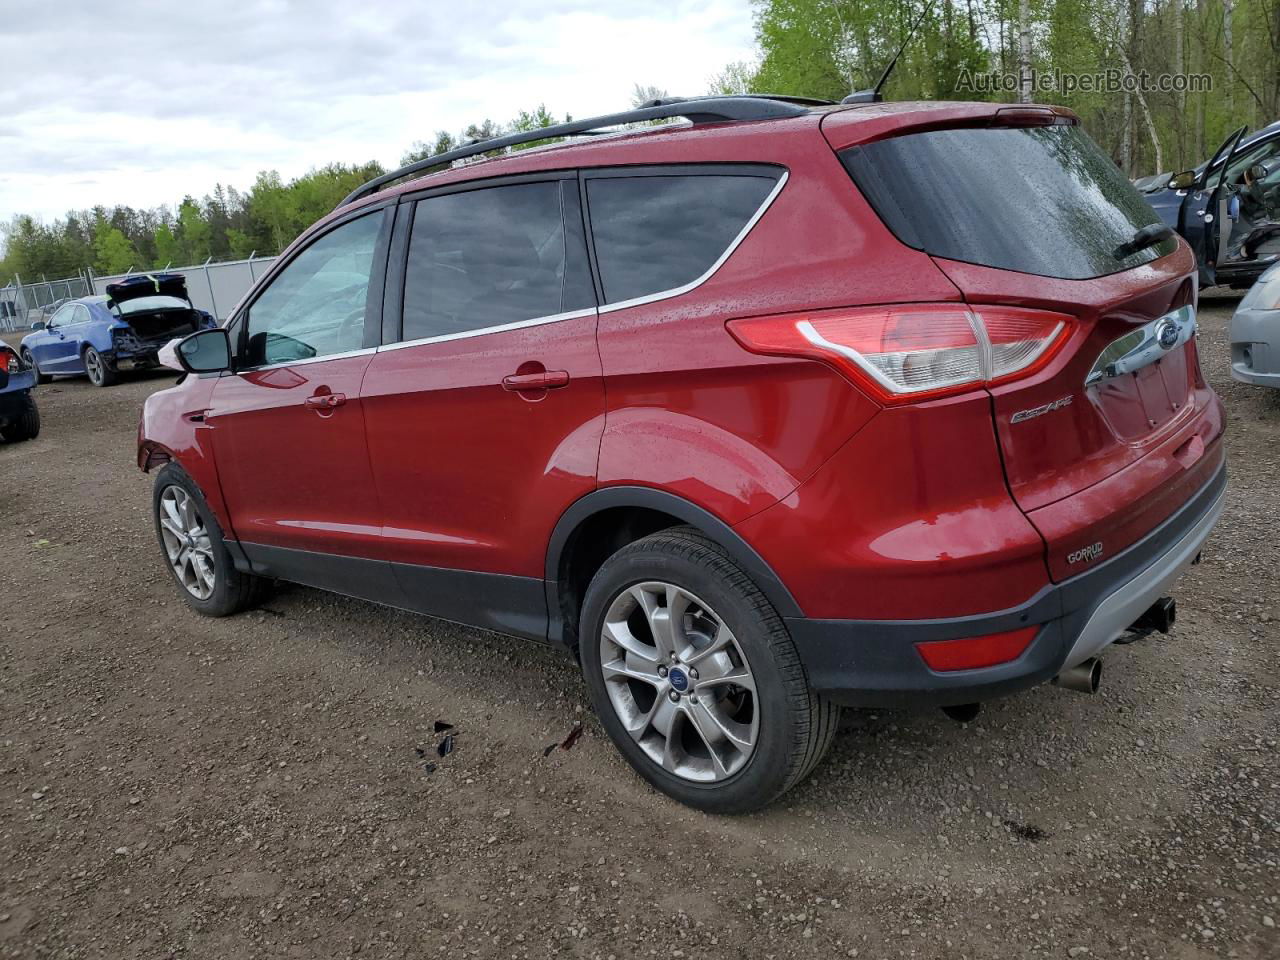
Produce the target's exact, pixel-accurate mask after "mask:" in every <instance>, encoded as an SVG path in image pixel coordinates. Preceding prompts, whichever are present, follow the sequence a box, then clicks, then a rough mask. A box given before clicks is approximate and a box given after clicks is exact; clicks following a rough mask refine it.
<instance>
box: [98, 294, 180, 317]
mask: <svg viewBox="0 0 1280 960" xmlns="http://www.w3.org/2000/svg"><path fill="white" fill-rule="evenodd" d="M115 308H116V310H118V311H119V312H120V313H121V314H126V313H146V312H148V311H155V310H190V309H191V304H189V303H187V301H185V300H180V299H178V298H177V297H138V298H137V299H135V300H126V301H125V302H124V303H117V304H116V305H115Z"/></svg>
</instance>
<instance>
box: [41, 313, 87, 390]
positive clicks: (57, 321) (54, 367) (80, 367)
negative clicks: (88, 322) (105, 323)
mask: <svg viewBox="0 0 1280 960" xmlns="http://www.w3.org/2000/svg"><path fill="white" fill-rule="evenodd" d="M77 308H78V310H84V309H85V308H84V307H83V306H82V305H81V304H78V303H64V304H63V305H62V306H61V307H59V308H58V311H57V312H56V313H55V314H54V315H53V316H52V317H50V318H49V323H48V326H46V327H45V335H46V336H45V339H44V340H43V341H41V342H39V343H37V344H34V345H33V346H32V348H31V356H32V358H33V359H34V360H35V361H36V364H37V365H38V366H39V367H40V369H41V370H42V371H43V372H45V373H83V372H84V364H83V363H82V362H81V360H80V351H79V345H80V341H79V338H78V337H77V332H78V331H79V330H80V329H81V322H80V321H79V320H78V318H77V312H78V310H77ZM85 315H86V316H87V315H88V311H85Z"/></svg>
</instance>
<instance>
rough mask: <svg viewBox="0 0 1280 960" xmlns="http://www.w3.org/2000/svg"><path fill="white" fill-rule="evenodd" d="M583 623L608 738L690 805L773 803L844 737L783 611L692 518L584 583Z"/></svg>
mask: <svg viewBox="0 0 1280 960" xmlns="http://www.w3.org/2000/svg"><path fill="white" fill-rule="evenodd" d="M668 625H670V626H668ZM668 629H670V631H671V632H670V633H669V634H668V633H667V630H668ZM633 630H634V631H635V632H634V633H633V632H632V631H633ZM606 631H607V632H606ZM579 635H580V637H581V659H582V667H583V671H584V673H585V675H586V680H587V687H588V689H589V690H590V693H591V699H592V702H593V703H594V705H595V709H596V713H597V714H598V715H599V717H600V722H601V724H602V725H603V726H604V729H605V731H606V732H607V733H608V734H609V737H610V739H612V740H613V742H614V745H615V746H616V747H617V748H618V750H619V751H620V752H621V753H622V755H623V756H624V757H625V758H626V759H627V761H628V762H629V763H630V764H631V765H632V767H634V768H635V770H636V772H637V773H639V774H640V775H641V776H642V777H644V779H646V780H648V781H649V783H651V784H652V785H653V786H655V787H657V788H658V789H659V790H661V791H662V792H663V793H665V794H667V795H668V796H670V797H673V798H675V799H676V800H679V801H680V802H681V803H684V804H687V805H689V806H691V807H696V808H697V809H699V810H705V811H708V812H710V813H726V814H733V813H745V812H748V811H751V810H756V809H759V808H761V807H764V806H767V805H768V804H769V803H771V802H773V801H774V800H775V799H777V798H778V797H780V796H781V795H782V794H783V793H785V792H786V791H787V790H789V789H791V788H792V787H793V786H795V785H796V784H797V783H799V782H800V781H801V780H802V779H804V778H805V777H806V776H807V775H808V774H809V772H810V771H811V770H812V769H813V768H814V766H815V765H816V764H817V763H818V761H819V760H820V759H821V758H822V756H823V754H824V753H825V752H826V750H827V748H828V747H829V746H830V745H831V741H832V739H833V737H834V736H835V732H836V727H837V725H838V723H839V719H840V708H839V707H838V706H837V705H835V704H833V703H831V702H829V701H827V700H824V699H823V698H821V697H819V696H818V695H817V694H816V693H815V692H814V691H813V690H812V689H810V687H809V683H808V680H807V678H806V676H805V672H804V667H803V665H802V664H801V663H800V657H799V655H798V654H797V652H796V648H795V644H794V643H793V642H792V640H791V636H790V634H789V633H788V632H787V628H786V625H785V624H784V623H783V621H782V618H781V617H779V616H778V613H777V611H775V610H774V609H773V606H772V605H771V604H770V603H769V601H768V599H767V598H766V597H765V596H764V594H763V593H761V592H760V589H759V588H758V587H757V586H756V585H755V583H754V582H752V580H751V578H750V577H748V576H747V574H746V573H745V572H743V570H742V569H741V568H740V567H739V566H738V565H737V564H736V563H734V562H733V560H732V559H730V558H729V556H728V555H727V554H726V553H725V552H724V551H723V550H722V549H721V548H720V546H719V545H718V544H716V543H715V542H714V541H712V540H710V539H708V538H707V537H705V536H703V535H702V534H701V533H700V532H698V531H697V530H695V529H693V528H692V527H676V528H673V529H670V530H664V531H661V532H659V533H656V534H653V535H652V536H649V537H645V538H644V539H642V540H638V541H636V542H635V543H632V544H629V545H628V546H626V547H623V548H622V549H621V550H619V551H618V552H617V553H615V554H614V555H613V556H612V557H610V558H609V559H608V560H606V561H605V563H604V565H603V566H601V568H600V570H599V571H598V572H597V573H596V575H595V577H594V578H593V579H592V581H591V585H590V587H588V589H587V594H586V597H585V600H584V603H583V613H582V623H581V630H580V634H579ZM667 636H669V637H671V638H673V639H672V640H671V642H669V643H668V641H667V640H665V639H663V638H664V637H667ZM646 638H647V639H646ZM664 647H669V648H670V649H671V650H672V651H673V652H672V653H670V654H669V655H667V654H664ZM699 668H701V676H700V675H699ZM650 691H652V692H650ZM677 694H678V696H677ZM668 718H672V719H670V721H669V722H668ZM663 727H665V728H666V731H667V732H665V733H664V731H663V729H662V728H663Z"/></svg>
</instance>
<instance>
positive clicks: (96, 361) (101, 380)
mask: <svg viewBox="0 0 1280 960" xmlns="http://www.w3.org/2000/svg"><path fill="white" fill-rule="evenodd" d="M84 372H85V373H87V374H88V375H89V382H90V383H92V384H93V385H94V386H95V387H109V386H111V385H112V384H114V383H115V382H116V381H117V380H119V379H120V375H119V374H118V373H117V372H116V368H115V367H114V366H112V364H111V362H110V361H109V360H108V359H107V358H106V357H104V356H103V355H102V354H100V353H99V352H98V351H97V350H95V349H94V348H93V347H85V349H84Z"/></svg>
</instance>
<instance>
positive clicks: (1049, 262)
mask: <svg viewBox="0 0 1280 960" xmlns="http://www.w3.org/2000/svg"><path fill="white" fill-rule="evenodd" d="M840 156H841V159H842V160H843V161H844V164H845V167H846V168H847V169H848V171H849V173H850V174H851V175H852V176H853V179H854V182H855V183H857V185H858V187H859V189H861V190H862V192H863V194H865V195H866V197H867V199H868V200H869V201H870V202H871V205H872V206H873V207H874V208H875V210H876V213H877V214H879V216H880V219H882V220H883V221H884V222H885V224H886V225H887V226H888V227H889V229H890V230H892V231H893V232H894V234H895V235H896V236H897V238H898V239H899V240H901V241H902V242H903V243H905V244H907V245H908V246H912V247H915V248H917V249H919V250H923V251H925V252H926V253H930V254H933V255H934V256H937V257H946V258H947V259H949V260H963V261H965V262H968V263H976V264H981V265H982V266H987V267H998V268H1000V269H1003V270H1017V271H1020V272H1022V273H1033V274H1037V275H1039V276H1043V277H1061V278H1064V279H1068V280H1085V279H1088V278H1090V277H1100V276H1104V275H1106V274H1109V273H1117V272H1119V271H1121V270H1128V269H1130V268H1132V267H1136V266H1139V265H1141V264H1144V263H1150V262H1151V261H1152V260H1156V259H1158V258H1159V257H1163V256H1165V255H1167V254H1169V253H1172V252H1173V251H1174V250H1175V249H1176V248H1177V240H1176V238H1173V237H1170V238H1168V239H1166V240H1163V241H1161V242H1160V243H1158V244H1156V245H1155V246H1152V247H1148V248H1147V249H1145V250H1140V251H1138V252H1137V253H1133V254H1130V255H1129V256H1127V257H1124V258H1117V257H1116V256H1115V254H1114V251H1115V249H1116V247H1117V246H1119V245H1120V244H1122V243H1124V242H1126V241H1127V240H1129V239H1130V238H1131V237H1132V236H1133V234H1134V232H1135V231H1136V230H1138V229H1139V228H1141V227H1145V226H1147V225H1148V224H1152V223H1160V222H1161V221H1160V217H1159V216H1158V215H1157V214H1156V212H1155V211H1154V210H1152V209H1151V207H1150V205H1148V203H1147V201H1146V200H1144V199H1143V198H1142V194H1140V193H1139V192H1138V191H1137V190H1136V189H1135V188H1134V186H1133V185H1132V184H1131V183H1129V181H1128V180H1127V179H1125V177H1124V175H1123V174H1122V173H1121V172H1120V168H1119V167H1117V166H1116V165H1115V164H1114V163H1112V162H1111V160H1110V159H1109V158H1108V157H1107V156H1106V154H1104V153H1103V152H1102V150H1100V149H1099V148H1098V145H1097V144H1095V143H1094V142H1093V141H1092V140H1091V139H1090V138H1089V136H1088V134H1086V133H1085V132H1084V131H1083V130H1082V129H1081V128H1080V127H1078V126H1053V127H1026V128H1016V129H1008V128H1001V129H991V128H986V129H959V130H935V131H930V132H928V133H913V134H907V135H905V136H901V137H892V138H890V139H887V140H879V141H877V142H875V143H869V144H864V145H862V146H857V147H851V148H849V149H847V150H844V151H842V152H841V155H840Z"/></svg>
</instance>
